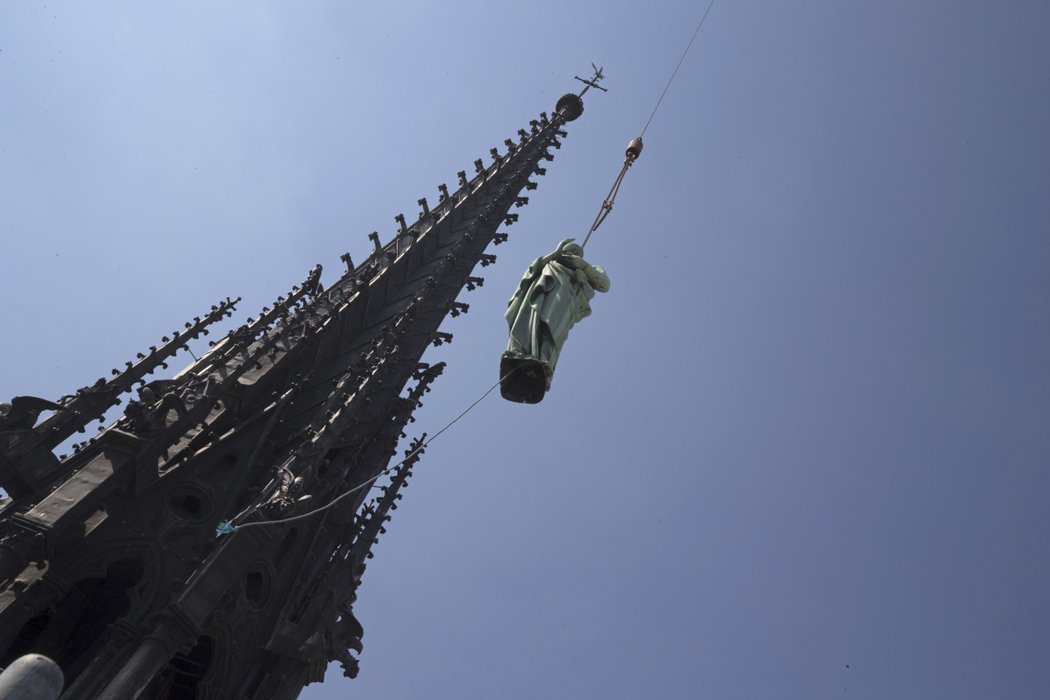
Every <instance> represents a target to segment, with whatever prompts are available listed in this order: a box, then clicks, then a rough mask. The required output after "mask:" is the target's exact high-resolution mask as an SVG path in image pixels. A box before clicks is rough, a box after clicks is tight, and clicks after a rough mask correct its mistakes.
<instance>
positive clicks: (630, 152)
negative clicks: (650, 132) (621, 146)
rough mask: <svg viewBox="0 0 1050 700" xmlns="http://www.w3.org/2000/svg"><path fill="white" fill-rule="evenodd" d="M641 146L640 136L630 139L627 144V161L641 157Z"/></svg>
mask: <svg viewBox="0 0 1050 700" xmlns="http://www.w3.org/2000/svg"><path fill="white" fill-rule="evenodd" d="M642 145H643V144H642V137H641V136H638V137H637V138H633V139H631V141H630V143H628V144H627V153H626V155H627V160H634V159H635V158H637V157H638V156H640V155H642Z"/></svg>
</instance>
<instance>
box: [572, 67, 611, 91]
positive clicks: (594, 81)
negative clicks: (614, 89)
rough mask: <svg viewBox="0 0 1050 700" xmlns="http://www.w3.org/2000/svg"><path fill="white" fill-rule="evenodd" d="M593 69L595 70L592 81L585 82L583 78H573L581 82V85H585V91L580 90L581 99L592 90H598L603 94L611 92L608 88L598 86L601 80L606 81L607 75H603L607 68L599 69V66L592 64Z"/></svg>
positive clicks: (576, 76)
mask: <svg viewBox="0 0 1050 700" xmlns="http://www.w3.org/2000/svg"><path fill="white" fill-rule="evenodd" d="M591 68H593V69H594V75H592V76H591V78H590V80H584V79H583V78H581V77H580V76H578V75H575V76H573V77H574V78H576V79H577V80H579V81H580V82H581V83H583V90H580V97H583V95H584V93H586V92H587V91H588V90H590V89H591V88H598V89H599V90H601V91H602V92H609V91H608V90H607V89H606V88H603V87H602V86H601V85H599V84H598V81H599V80H604V79H605V74H604V73H602V71H604V70H605V67H604V66H602V67H601V68H599V67H598V66H596V65H594V64H593V63H592V64H591Z"/></svg>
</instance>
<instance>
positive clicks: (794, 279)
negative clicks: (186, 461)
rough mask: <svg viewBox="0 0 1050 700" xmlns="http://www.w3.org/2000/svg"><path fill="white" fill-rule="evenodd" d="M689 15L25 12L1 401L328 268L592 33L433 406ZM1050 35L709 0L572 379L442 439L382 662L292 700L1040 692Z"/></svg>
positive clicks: (375, 649)
mask: <svg viewBox="0 0 1050 700" xmlns="http://www.w3.org/2000/svg"><path fill="white" fill-rule="evenodd" d="M704 7H706V2H703V1H701V2H699V3H689V2H659V3H649V4H644V3H629V4H628V3H618V2H596V1H595V2H591V1H587V2H572V3H566V2H555V1H552V0H537V1H534V2H529V3H524V2H514V3H508V2H491V1H486V2H480V1H477V2H451V3H441V2H424V3H393V2H391V3H349V2H347V3H340V2H324V3H322V2H297V3H264V2H222V3H215V2H207V3H204V2H197V3H191V2H181V3H139V2H126V3H118V2H111V3H106V4H104V5H103V4H101V3H55V2H50V3H48V4H47V5H38V4H35V3H28V2H8V3H4V4H3V6H2V8H0V293H2V297H3V299H4V301H5V303H4V308H3V317H2V318H3V341H4V342H3V352H2V355H0V358H2V362H0V395H3V396H4V397H6V396H12V395H18V394H26V393H28V394H34V395H40V396H45V397H51V398H54V397H57V396H60V395H62V394H65V393H69V392H71V391H72V390H74V389H76V388H77V387H80V386H83V385H86V384H89V383H91V382H93V381H94V380H95V379H96V378H97V377H100V376H102V375H104V374H107V373H108V371H109V369H110V368H111V367H113V366H117V365H120V364H122V363H123V362H124V361H125V360H128V359H131V358H133V357H134V354H135V353H136V352H137V351H139V350H141V349H144V348H146V347H148V346H149V345H152V344H156V341H157V340H158V339H159V337H160V336H161V335H163V334H165V333H167V332H169V331H170V330H172V328H175V327H177V326H180V324H181V323H182V322H183V321H185V320H187V319H188V318H190V317H192V316H195V315H199V314H200V313H201V312H202V311H204V310H206V309H207V308H208V307H209V306H210V305H211V304H212V303H214V302H215V301H217V300H218V299H220V298H223V297H225V296H242V297H243V298H244V301H243V302H242V304H241V307H240V315H239V317H238V318H243V317H245V316H248V315H251V314H253V313H255V312H256V311H257V309H258V308H259V307H261V306H262V305H264V304H268V303H269V302H270V301H271V300H272V299H273V298H274V297H276V296H277V295H278V294H282V293H284V292H285V291H286V290H287V289H288V288H289V287H290V286H291V284H293V283H296V282H298V281H300V280H302V279H303V278H304V277H305V275H306V273H307V271H308V270H309V269H310V267H312V266H313V265H314V264H315V263H318V262H321V263H322V264H324V265H325V267H326V269H327V270H328V272H327V273H326V277H325V278H326V279H332V278H333V277H334V276H335V275H336V274H337V273H338V271H339V270H340V269H341V268H342V263H341V262H340V261H339V255H340V254H342V253H343V252H346V251H349V252H351V253H352V254H353V255H354V257H355V258H362V257H364V256H365V255H366V254H367V251H368V250H370V248H371V244H370V242H369V241H368V239H367V234H368V233H369V232H370V231H372V230H379V231H380V233H381V234H382V236H383V239H384V240H386V239H388V238H389V236H390V235H392V234H393V232H394V230H395V227H396V224H395V223H394V218H393V217H394V215H395V214H398V213H399V212H405V213H406V214H407V215H409V216H410V218H411V217H412V216H414V215H415V214H416V212H417V211H418V207H417V205H416V200H417V199H419V198H420V197H421V196H424V195H426V196H428V197H430V199H431V201H434V200H436V198H437V194H438V192H437V185H438V184H439V183H441V182H449V183H454V182H455V177H456V175H455V173H456V171H458V170H461V169H464V168H466V169H468V170H470V168H471V163H472V162H473V160H474V159H475V158H478V157H482V156H485V157H486V158H487V154H488V151H489V148H491V147H492V146H496V145H500V146H501V144H502V142H503V140H504V139H505V138H508V137H511V136H513V135H514V134H515V132H516V131H517V129H519V128H521V127H525V126H526V125H527V123H528V120H529V119H531V118H534V117H535V116H536V115H537V114H538V113H539V112H540V111H542V110H546V111H551V110H552V109H553V105H554V103H555V101H556V100H557V98H558V96H559V95H561V94H562V93H564V92H566V91H569V90H575V89H577V88H578V87H579V86H578V84H574V83H575V81H573V80H572V78H573V75H576V74H579V75H583V74H585V73H587V72H588V71H589V64H590V62H591V61H594V62H596V63H598V64H600V65H604V66H605V70H606V75H607V77H608V81H607V86H608V88H609V93H608V94H588V95H587V97H586V111H585V113H584V114H583V116H582V117H581V118H580V119H579V120H578V121H576V122H575V123H573V124H572V125H571V126H570V128H569V132H570V133H569V136H568V138H566V139H565V140H564V147H563V148H562V149H561V150H560V151H558V152H556V155H557V157H556V158H555V160H554V161H553V162H552V163H550V164H549V165H550V167H549V174H548V175H547V176H546V177H545V178H542V179H541V181H540V187H539V189H538V190H536V191H535V192H530V193H528V194H529V198H530V203H529V205H528V206H527V207H526V208H525V209H522V210H520V213H521V220H520V221H519V223H518V224H516V225H515V226H513V227H511V228H510V229H509V233H510V236H511V237H510V242H509V243H508V244H506V245H503V246H500V247H499V248H497V249H495V250H494V251H493V252H495V253H497V255H498V258H499V261H498V263H497V265H496V266H494V267H489V268H486V269H485V270H484V276H485V277H486V283H485V286H484V287H482V288H481V289H479V290H477V291H474V292H470V293H469V294H465V296H464V297H463V300H464V301H466V302H468V303H469V304H470V305H471V310H470V313H469V314H468V315H466V316H464V317H460V318H458V319H455V320H452V319H450V321H451V322H450V323H449V324H448V327H447V328H446V330H449V331H451V332H453V333H454V334H455V337H456V340H455V342H454V343H453V344H452V345H451V346H447V347H442V348H437V349H435V351H434V352H433V354H432V355H430V356H429V358H428V359H430V360H431V361H436V360H445V361H447V362H448V363H449V369H448V371H447V372H446V373H445V375H444V376H442V377H441V378H440V379H439V380H438V382H437V383H436V384H435V387H434V391H433V392H432V393H431V394H429V395H428V397H427V402H426V406H425V407H424V409H423V410H422V411H421V412H420V413H419V414H418V420H417V422H416V423H415V424H413V426H412V427H413V428H416V429H417V430H419V431H428V432H431V433H433V432H434V431H435V430H436V429H437V428H439V427H441V426H442V425H444V423H445V422H446V421H447V420H448V419H450V418H451V417H453V416H454V415H455V414H456V413H458V412H459V411H460V410H462V408H464V407H465V406H466V405H468V404H469V403H470V402H471V401H473V400H474V399H475V398H477V397H478V396H479V395H480V394H481V393H482V392H484V391H485V389H487V388H488V387H489V386H491V385H492V383H493V382H494V381H495V380H496V372H497V367H498V360H499V354H500V352H501V351H502V349H503V345H504V344H505V342H506V326H505V323H504V321H503V318H502V312H503V309H504V308H505V304H506V300H507V298H509V296H510V294H511V292H512V291H513V287H514V285H515V284H516V282H517V280H518V278H519V277H520V275H521V273H522V271H523V270H524V268H525V266H526V265H527V264H528V262H529V261H530V260H531V259H532V258H534V257H536V256H538V255H540V254H543V253H545V252H548V251H549V250H550V249H552V248H553V247H554V246H555V245H556V244H557V242H558V241H559V240H560V239H561V238H563V237H566V236H570V235H577V236H582V234H583V233H584V232H585V231H586V228H587V226H588V225H589V223H590V221H591V219H592V218H593V216H594V214H595V212H596V210H597V207H598V205H599V204H600V202H601V199H602V197H603V196H604V194H605V192H606V191H607V190H608V187H609V185H610V184H611V183H612V180H613V178H614V177H615V175H616V172H617V171H618V169H619V166H620V163H621V162H622V157H623V148H624V146H625V144H626V142H627V141H628V139H630V138H631V137H633V136H635V135H637V133H638V131H639V130H640V129H641V128H642V125H643V124H644V123H645V120H646V118H647V117H648V115H649V111H650V110H651V108H652V106H653V103H654V102H655V100H656V98H657V97H658V96H659V93H660V90H661V89H662V88H663V84H664V82H665V81H666V79H667V77H668V75H669V74H670V71H671V69H672V68H673V67H674V65H675V63H676V61H677V60H678V57H679V54H680V52H681V50H682V48H683V47H684V45H685V43H686V42H687V41H688V39H689V36H690V35H691V33H692V31H693V28H694V26H695V23H696V21H697V20H698V18H699V16H700V15H701V14H702V12H703V9H704ZM1048 30H1050V5H1048V4H1047V3H1046V2H1045V0H1032V1H1025V0H1015V1H1013V2H1004V3H988V2H970V1H960V2H952V3H946V2H931V1H929V0H919V1H914V0H912V1H907V2H905V1H904V0H891V1H887V2H881V3H874V2H847V1H842V0H835V1H832V0H826V1H814V2H805V3H784V2H750V3H749V2H738V1H733V0H718V2H716V4H715V6H714V9H713V10H712V12H711V14H710V16H709V17H708V21H707V24H706V26H705V29H704V31H703V32H702V33H701V35H700V37H699V38H698V39H697V42H696V44H695V45H694V47H693V51H692V53H691V54H690V55H689V57H688V59H687V60H686V62H685V64H684V65H683V67H682V69H681V71H680V73H679V75H678V78H677V79H676V82H675V84H674V85H673V86H672V88H671V90H670V92H669V93H668V96H667V98H666V100H665V101H664V104H663V106H662V107H661V109H660V111H659V112H658V113H657V115H656V118H655V119H654V120H653V122H652V126H651V127H650V128H649V131H648V133H647V135H646V147H645V151H644V153H643V155H642V157H641V159H640V160H639V162H638V164H637V165H636V166H635V167H634V168H633V169H632V170H631V172H630V173H629V174H628V177H627V180H626V182H625V184H624V186H623V190H622V192H621V195H620V198H619V200H618V203H617V206H616V209H615V210H614V212H613V214H612V216H611V217H610V218H609V220H608V221H607V222H606V223H605V225H604V227H603V228H602V229H601V230H600V231H599V232H598V234H596V237H595V238H594V239H593V240H592V242H591V244H590V245H589V246H588V250H587V252H588V257H589V258H590V260H591V261H592V262H595V263H599V264H601V265H603V266H604V267H605V268H606V269H607V271H608V272H609V275H610V277H611V279H612V289H611V291H610V292H609V293H608V294H606V295H604V296H599V298H597V299H596V300H595V301H594V303H593V307H594V315H593V316H592V317H591V318H589V319H586V320H585V321H583V322H582V323H581V325H579V326H578V327H577V328H576V329H574V330H573V332H572V335H571V337H570V338H569V342H568V344H567V345H566V349H565V353H564V355H563V357H562V359H561V361H560V363H559V366H558V371H557V375H556V377H555V381H554V385H553V387H552V391H551V393H550V394H549V395H548V397H547V398H546V399H545V400H544V401H543V403H541V404H539V405H536V406H525V405H518V404H510V403H507V402H504V401H503V400H502V399H500V398H499V397H498V395H496V394H494V395H492V396H490V397H489V398H488V399H487V400H486V401H485V402H484V403H483V404H481V405H480V406H479V407H478V408H477V409H475V410H474V411H473V412H472V413H470V414H469V415H468V416H467V418H465V419H464V420H462V421H460V422H459V423H458V424H457V425H456V426H455V427H454V428H453V429H452V430H450V431H449V432H447V433H445V434H444V435H442V436H441V438H439V439H438V440H437V441H435V442H434V443H433V445H432V446H431V447H430V449H429V450H428V451H427V454H426V456H425V457H424V459H423V461H422V463H421V464H420V466H419V467H418V468H417V469H416V476H415V477H414V479H413V482H412V484H411V488H410V489H409V490H408V491H407V493H406V496H405V500H404V501H403V507H402V508H400V509H399V510H398V511H397V512H396V514H395V518H394V520H393V522H392V523H391V524H390V527H389V533H388V534H387V535H385V536H384V537H383V539H382V540H381V541H380V544H379V546H378V547H377V549H376V558H375V559H373V560H372V562H371V563H370V565H369V569H368V572H367V573H366V575H365V579H364V583H363V585H362V587H361V590H360V598H359V601H358V603H357V607H356V610H357V615H358V617H359V618H360V619H361V621H362V623H363V624H364V628H365V638H364V644H365V650H364V653H363V654H362V657H361V675H360V677H359V678H358V679H357V680H356V681H352V682H351V681H347V680H345V679H343V678H342V677H341V676H340V675H339V670H338V668H333V669H330V671H329V676H328V682H326V683H325V684H324V685H323V686H319V685H314V686H311V687H309V688H308V689H307V691H306V692H305V693H304V694H303V697H305V698H310V699H312V700H320V699H321V698H342V697H348V696H349V697H357V696H359V697H371V698H390V699H397V698H417V697H427V698H475V697H492V698H522V699H525V698H537V697H551V698H561V697H565V698H569V697H594V698H599V697H601V698H639V697H655V698H664V697H669V698H670V697H705V698H708V697H709V698H741V699H747V698H831V697H847V698H870V699H873V700H874V699H882V698H953V699H968V698H973V699H978V698H981V699H983V698H1045V697H1048V696H1050V663H1048V661H1047V660H1048V658H1050V605H1048V593H1047V592H1048V591H1050V556H1048V555H1050V551H1048V550H1050V544H1048V543H1050V521H1048V516H1047V511H1048V509H1047V505H1048V497H1050V474H1048V471H1047V468H1048V461H1050V431H1048V430H1047V424H1048V419H1050V363H1048V359H1050V317H1048V308H1050V306H1048V302H1050V70H1048V67H1050V42H1048V41H1047V34H1048ZM501 150H502V146H501ZM187 359H188V358H187ZM173 369H174V368H173ZM355 694H356V695H355Z"/></svg>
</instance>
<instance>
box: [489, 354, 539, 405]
mask: <svg viewBox="0 0 1050 700" xmlns="http://www.w3.org/2000/svg"><path fill="white" fill-rule="evenodd" d="M549 373H551V372H550V368H549V367H548V366H547V363H545V362H541V361H539V360H537V359H534V358H531V357H526V356H524V355H515V354H513V353H509V352H505V353H503V357H502V358H501V359H500V363H499V376H500V377H501V379H500V383H499V393H500V394H501V395H502V396H503V398H505V399H507V401H515V402H517V403H539V402H540V401H542V400H543V396H544V394H546V393H547V387H548V374H549Z"/></svg>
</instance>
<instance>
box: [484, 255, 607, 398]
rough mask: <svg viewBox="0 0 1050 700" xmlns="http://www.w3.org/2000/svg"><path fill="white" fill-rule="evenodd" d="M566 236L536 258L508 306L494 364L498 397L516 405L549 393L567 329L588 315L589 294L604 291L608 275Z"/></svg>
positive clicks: (589, 311)
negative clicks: (503, 346) (504, 338)
mask: <svg viewBox="0 0 1050 700" xmlns="http://www.w3.org/2000/svg"><path fill="white" fill-rule="evenodd" d="M574 240H575V239H572V238H567V239H565V240H564V241H562V242H561V243H560V244H559V245H558V248H557V249H556V250H555V251H554V252H553V253H550V254H549V255H544V256H543V257H540V258H536V260H535V261H533V263H532V264H531V265H529V269H528V270H526V272H525V276H524V277H523V278H522V280H521V283H520V284H519V285H518V289H517V291H515V292H514V296H513V297H511V300H510V302H509V304H508V308H507V313H506V318H507V324H508V325H509V326H510V339H509V341H508V342H507V350H506V352H504V353H503V357H502V359H501V361H500V393H501V394H502V395H503V398H505V399H508V400H510V401H518V402H520V403H539V402H540V401H541V400H542V399H543V396H544V394H545V393H546V392H547V390H548V389H550V386H551V379H552V378H553V377H554V367H555V365H557V363H558V356H559V355H560V354H561V349H562V346H563V345H564V344H565V339H566V338H567V337H568V335H569V330H570V329H571V328H572V327H573V326H574V325H575V324H576V323H577V322H578V321H580V320H581V319H583V318H586V317H587V316H590V315H591V305H590V301H591V299H593V298H594V293H595V292H596V291H598V292H607V291H609V276H608V275H606V274H605V270H603V269H602V268H601V267H600V266H598V265H591V264H590V263H588V262H587V261H586V260H584V259H583V248H581V247H580V246H579V245H577V244H576V243H574Z"/></svg>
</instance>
